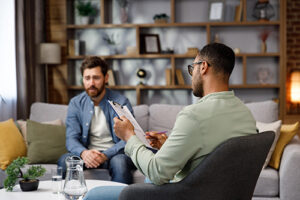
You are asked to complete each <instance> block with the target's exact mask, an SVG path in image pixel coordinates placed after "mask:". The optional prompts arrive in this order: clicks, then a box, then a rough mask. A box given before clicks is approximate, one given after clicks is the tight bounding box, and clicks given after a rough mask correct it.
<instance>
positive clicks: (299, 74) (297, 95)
mask: <svg viewBox="0 0 300 200" xmlns="http://www.w3.org/2000/svg"><path fill="white" fill-rule="evenodd" d="M291 101H292V102H293V103H300V71H293V72H292V74H291Z"/></svg>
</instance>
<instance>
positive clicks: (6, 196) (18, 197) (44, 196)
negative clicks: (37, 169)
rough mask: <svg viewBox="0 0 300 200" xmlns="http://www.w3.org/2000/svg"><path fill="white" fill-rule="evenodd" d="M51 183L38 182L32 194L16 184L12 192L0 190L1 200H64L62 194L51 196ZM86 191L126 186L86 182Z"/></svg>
mask: <svg viewBox="0 0 300 200" xmlns="http://www.w3.org/2000/svg"><path fill="white" fill-rule="evenodd" d="M51 184H52V182H51V181H40V183H39V188H38V190H36V191H32V192H23V191H22V190H21V189H20V185H19V184H17V185H16V186H15V187H14V189H13V191H12V192H7V191H6V190H5V189H1V190H0V199H1V200H64V196H63V195H62V194H52V191H51ZM86 185H87V188H88V190H90V189H92V188H94V187H97V186H114V185H115V186H122V185H123V186H126V184H123V183H117V182H112V181H100V180H86Z"/></svg>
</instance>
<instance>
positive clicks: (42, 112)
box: [29, 102, 68, 123]
mask: <svg viewBox="0 0 300 200" xmlns="http://www.w3.org/2000/svg"><path fill="white" fill-rule="evenodd" d="M67 110H68V106H67V105H59V104H49V103H40V102H36V103H33V104H32V105H31V107H30V117H29V119H30V120H33V121H37V122H45V121H53V120H56V119H61V120H62V121H63V122H64V123H65V120H66V116H67Z"/></svg>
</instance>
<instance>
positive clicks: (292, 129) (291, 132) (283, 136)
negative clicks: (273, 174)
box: [269, 122, 299, 169]
mask: <svg viewBox="0 0 300 200" xmlns="http://www.w3.org/2000/svg"><path fill="white" fill-rule="evenodd" d="M298 130H299V122H296V123H295V124H290V125H287V124H283V125H282V126H281V130H280V136H279V139H278V141H277V144H276V147H275V150H274V152H273V155H272V157H271V160H270V163H269V165H270V166H271V167H273V168H275V169H278V168H279V165H280V160H281V155H282V153H283V150H284V147H285V146H286V145H287V144H288V143H289V142H290V141H291V140H292V139H293V137H294V136H295V135H296V134H297V133H298Z"/></svg>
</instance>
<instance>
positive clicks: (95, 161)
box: [80, 149, 107, 168]
mask: <svg viewBox="0 0 300 200" xmlns="http://www.w3.org/2000/svg"><path fill="white" fill-rule="evenodd" d="M80 156H81V158H82V159H83V161H84V164H85V166H86V167H87V168H97V167H98V166H99V165H101V164H103V163H104V162H105V161H106V160H107V157H106V156H105V155H104V154H103V153H101V152H99V151H97V150H95V149H91V150H84V151H83V152H82V153H81V155H80Z"/></svg>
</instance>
